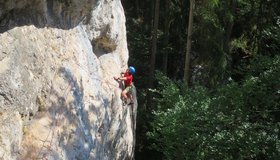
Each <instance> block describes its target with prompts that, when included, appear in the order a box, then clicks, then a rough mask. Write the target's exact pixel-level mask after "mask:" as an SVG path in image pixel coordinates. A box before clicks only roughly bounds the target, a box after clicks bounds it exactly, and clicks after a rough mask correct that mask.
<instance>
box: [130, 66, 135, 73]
mask: <svg viewBox="0 0 280 160" xmlns="http://www.w3.org/2000/svg"><path fill="white" fill-rule="evenodd" d="M129 72H130V73H131V74H134V73H135V68H134V67H132V66H129Z"/></svg>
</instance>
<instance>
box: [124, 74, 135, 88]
mask: <svg viewBox="0 0 280 160" xmlns="http://www.w3.org/2000/svg"><path fill="white" fill-rule="evenodd" d="M123 76H124V77H125V78H126V80H124V84H125V86H131V85H132V80H133V76H132V74H130V73H128V72H125V73H124V75H123Z"/></svg>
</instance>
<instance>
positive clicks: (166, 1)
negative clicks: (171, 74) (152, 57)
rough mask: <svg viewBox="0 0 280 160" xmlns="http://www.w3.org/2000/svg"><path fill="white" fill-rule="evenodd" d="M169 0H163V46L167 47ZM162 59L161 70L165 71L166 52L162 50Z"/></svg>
mask: <svg viewBox="0 0 280 160" xmlns="http://www.w3.org/2000/svg"><path fill="white" fill-rule="evenodd" d="M169 12H170V0H165V21H164V41H163V46H165V47H167V46H168V42H169V28H170V14H169ZM162 58H163V60H162V71H163V72H164V73H167V63H168V52H167V51H164V53H163V57H162Z"/></svg>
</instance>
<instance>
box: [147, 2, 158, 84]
mask: <svg viewBox="0 0 280 160" xmlns="http://www.w3.org/2000/svg"><path fill="white" fill-rule="evenodd" d="M159 2H160V0H156V4H155V13H154V24H153V32H152V53H151V63H150V75H149V87H150V88H153V87H154V85H153V83H154V72H155V62H156V52H157V30H158V19H159Z"/></svg>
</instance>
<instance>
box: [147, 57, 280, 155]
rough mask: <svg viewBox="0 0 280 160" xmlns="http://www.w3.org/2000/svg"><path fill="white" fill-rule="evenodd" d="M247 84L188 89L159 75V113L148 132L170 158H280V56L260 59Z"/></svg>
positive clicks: (249, 68) (248, 68)
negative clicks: (209, 88)
mask: <svg viewBox="0 0 280 160" xmlns="http://www.w3.org/2000/svg"><path fill="white" fill-rule="evenodd" d="M245 70H246V76H245V77H246V78H245V79H244V81H243V82H242V83H239V84H238V83H235V82H231V83H230V84H227V85H224V86H221V87H219V88H218V89H216V90H215V91H211V92H210V91H209V90H207V89H205V88H203V87H194V88H192V89H187V88H186V87H184V86H183V85H182V84H181V83H178V82H173V81H172V80H170V79H168V78H167V77H165V76H164V75H162V74H158V76H157V77H158V80H159V86H160V87H159V89H158V90H156V92H157V93H158V97H157V98H156V103H157V109H155V110H154V112H153V114H154V120H153V122H152V123H151V126H152V129H151V130H150V132H148V133H147V135H148V137H149V138H150V139H151V140H153V141H154V142H155V143H154V144H153V145H152V146H151V147H152V148H154V149H156V150H157V151H160V152H162V153H163V155H164V156H165V159H223V160H224V159H277V158H279V157H280V140H279V133H280V132H279V127H280V119H279V117H280V78H279V77H280V56H276V57H274V58H269V57H258V58H256V59H254V60H252V63H251V65H249V66H246V69H245Z"/></svg>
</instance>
